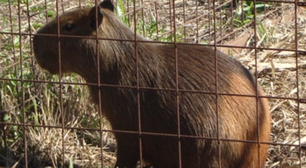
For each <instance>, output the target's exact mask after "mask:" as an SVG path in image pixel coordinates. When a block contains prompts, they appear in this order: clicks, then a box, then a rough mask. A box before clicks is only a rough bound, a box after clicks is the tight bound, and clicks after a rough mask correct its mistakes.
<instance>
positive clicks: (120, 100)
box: [34, 0, 270, 168]
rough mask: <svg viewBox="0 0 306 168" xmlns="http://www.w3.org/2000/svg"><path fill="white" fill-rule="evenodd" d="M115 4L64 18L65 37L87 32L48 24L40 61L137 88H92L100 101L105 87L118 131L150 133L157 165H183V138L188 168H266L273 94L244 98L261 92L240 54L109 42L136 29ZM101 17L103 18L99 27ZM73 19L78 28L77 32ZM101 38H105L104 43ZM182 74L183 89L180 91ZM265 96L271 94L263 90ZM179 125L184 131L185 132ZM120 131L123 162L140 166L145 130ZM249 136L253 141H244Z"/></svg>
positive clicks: (38, 44)
mask: <svg viewBox="0 0 306 168" xmlns="http://www.w3.org/2000/svg"><path fill="white" fill-rule="evenodd" d="M108 5H110V6H112V5H111V4H109V1H107V0H106V1H104V2H102V3H101V9H100V8H97V9H98V14H96V13H95V11H96V10H95V9H96V8H92V9H90V8H86V9H81V10H77V11H72V12H69V13H66V14H63V15H61V16H59V27H60V28H61V29H60V34H61V35H78V36H81V37H83V38H80V37H79V38H75V37H66V36H65V37H61V38H60V40H58V38H57V36H56V34H57V33H58V30H57V27H58V26H57V19H55V20H53V21H51V22H50V23H48V24H47V25H46V26H44V27H43V28H41V29H40V30H39V31H38V33H37V35H35V37H34V52H35V56H36V59H37V61H38V63H39V64H40V65H41V66H42V67H43V68H45V69H47V70H48V71H49V72H50V73H53V74H58V73H60V70H61V72H62V73H68V72H74V73H77V74H79V75H81V76H82V77H83V78H84V79H85V80H86V81H87V82H88V83H97V82H98V74H99V73H100V82H101V83H102V84H112V85H116V86H132V87H134V88H127V87H125V88H122V87H121V88H120V87H108V86H101V87H100V88H99V87H97V86H96V85H90V86H89V88H90V92H91V95H92V97H93V100H94V101H95V102H96V103H98V102H99V98H98V97H99V96H98V95H99V94H98V93H99V91H101V103H102V104H101V105H102V111H103V112H104V115H105V116H106V117H107V119H108V120H109V121H110V123H111V125H112V128H113V129H114V130H127V131H136V132H137V131H139V130H140V131H141V132H142V133H143V134H141V139H140V140H141V145H142V148H141V152H142V157H143V159H146V160H148V161H149V162H151V163H152V164H153V165H154V167H157V168H161V167H166V168H171V167H173V168H174V167H179V165H178V163H179V151H178V150H179V148H178V146H179V143H178V142H180V145H181V162H182V167H184V168H189V167H190V168H215V167H222V168H239V167H240V168H247V167H250V168H251V167H260V166H261V167H264V165H265V159H266V154H267V148H268V145H263V144H260V145H259V144H258V143H257V142H258V141H260V142H261V141H263V142H268V141H269V134H270V113H269V108H268V102H267V100H266V99H265V98H258V99H256V97H250V96H239V95H256V84H255V83H254V79H253V77H252V75H251V74H250V73H249V72H248V71H247V70H246V69H245V68H244V67H243V66H242V65H241V64H240V63H239V62H237V61H236V60H234V59H232V58H230V57H228V56H226V55H225V54H223V53H221V52H219V51H216V52H217V53H216V54H215V51H214V50H213V48H211V47H206V46H190V45H188V46H187V45H186V46H185V45H183V44H177V45H174V44H154V43H149V42H145V41H147V40H146V39H144V38H142V37H140V36H137V40H140V41H144V42H137V45H136V46H135V42H134V41H116V40H107V39H123V40H133V39H134V33H133V31H131V30H130V29H129V28H127V27H126V26H125V25H124V24H123V23H122V22H120V21H119V20H118V18H117V17H116V16H115V15H114V13H113V12H112V11H111V10H109V9H110V8H109V6H108ZM95 16H99V17H98V19H97V20H98V25H96V24H95V23H96V22H95V21H96V20H95V19H94V18H96V17H95ZM68 23H70V25H69V26H67V24H68ZM71 24H73V29H72V30H69V28H71ZM96 27H98V32H96ZM43 34H53V36H52V37H51V36H43ZM84 36H87V37H91V38H92V39H90V38H85V37H84ZM96 37H98V38H104V39H100V40H99V41H98V43H97V41H96V39H95V38H96ZM58 41H60V47H61V50H60V56H61V59H60V64H61V66H60V67H59V56H58V55H59V51H58V46H59V45H58ZM97 46H98V48H97ZM135 47H136V48H137V52H136V53H135ZM175 49H176V50H177V60H178V66H177V68H178V72H177V74H176V71H175V68H176V64H175V52H174V51H175ZM96 51H98V52H96ZM136 55H137V59H136V57H135V56H136ZM215 55H216V56H217V64H216V63H215ZM98 60H99V62H98ZM136 60H137V61H138V63H136ZM98 65H100V68H99V67H98ZM216 65H217V67H216ZM137 67H138V69H137ZM216 70H217V71H216ZM137 73H138V77H137ZM216 73H217V75H216ZM176 75H178V78H177V79H178V89H179V92H176ZM216 77H217V78H216ZM137 78H138V81H137ZM216 79H217V81H216ZM216 84H217V85H216ZM137 85H138V86H139V89H137ZM150 88H151V89H150ZM156 89H160V90H156ZM189 91H190V92H189ZM216 92H217V93H218V96H217V93H216ZM225 93H228V94H232V95H224V94H225ZM258 94H259V95H264V93H263V92H262V90H261V89H258ZM177 101H178V102H177ZM138 103H139V104H138ZM177 104H178V106H177ZM257 105H258V111H256V106H257ZM138 107H140V117H141V120H140V119H139V118H138V116H139V115H138ZM177 112H179V122H180V125H179V126H178V118H177ZM139 120H140V126H141V128H139ZM178 128H179V129H180V137H178V136H177V134H178ZM145 132H151V133H152V132H153V133H166V134H173V135H174V136H161V135H148V134H145ZM258 133H259V134H258ZM115 136H116V139H117V144H118V151H117V163H116V166H118V167H128V168H129V167H135V166H136V163H137V161H138V160H139V158H140V155H139V152H140V149H139V146H140V144H139V142H140V140H139V135H138V134H137V133H135V134H133V133H119V132H116V133H115ZM188 136H189V137H188ZM190 136H191V137H190ZM217 138H220V139H221V140H220V141H218V140H216V139H217ZM227 139H228V140H227ZM178 140H179V141H178ZM229 140H237V141H236V142H233V141H229ZM245 140H248V141H251V142H248V143H247V142H239V141H245ZM258 145H259V146H258ZM258 149H260V150H259V151H258ZM219 154H220V155H219ZM258 156H259V157H260V158H258ZM219 159H220V162H219ZM219 163H220V164H221V165H219ZM259 163H260V164H259Z"/></svg>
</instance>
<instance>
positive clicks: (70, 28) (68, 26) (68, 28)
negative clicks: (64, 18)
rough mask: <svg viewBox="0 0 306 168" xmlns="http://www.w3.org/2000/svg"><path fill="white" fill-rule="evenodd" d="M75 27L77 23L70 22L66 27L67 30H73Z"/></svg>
mask: <svg viewBox="0 0 306 168" xmlns="http://www.w3.org/2000/svg"><path fill="white" fill-rule="evenodd" d="M74 27H75V24H72V23H68V24H66V26H65V29H66V30H67V31H71V30H72V29H73V28H74Z"/></svg>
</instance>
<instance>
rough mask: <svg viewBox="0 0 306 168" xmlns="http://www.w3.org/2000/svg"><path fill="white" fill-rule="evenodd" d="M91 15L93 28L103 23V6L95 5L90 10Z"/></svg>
mask: <svg viewBox="0 0 306 168" xmlns="http://www.w3.org/2000/svg"><path fill="white" fill-rule="evenodd" d="M89 17H90V21H91V22H90V26H91V27H92V28H93V29H96V28H97V27H99V26H100V24H101V23H102V19H103V14H102V11H101V7H100V6H95V7H93V8H91V10H90V12H89ZM97 24H98V25H97Z"/></svg>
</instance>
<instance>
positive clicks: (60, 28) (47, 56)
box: [33, 0, 114, 75]
mask: <svg viewBox="0 0 306 168" xmlns="http://www.w3.org/2000/svg"><path fill="white" fill-rule="evenodd" d="M113 10H114V6H113V4H112V3H111V1H110V0H104V1H103V2H102V3H101V4H100V5H99V6H96V7H93V8H85V9H79V10H75V11H71V12H68V13H64V14H62V15H60V16H58V17H56V18H54V19H53V20H52V21H50V22H49V23H48V24H46V25H45V26H44V27H42V28H41V29H39V30H38V31H37V34H36V35H35V36H34V39H33V47H34V53H35V57H36V60H37V62H38V64H39V65H40V66H41V67H42V68H44V69H46V70H48V71H49V72H50V73H51V74H58V73H60V71H61V72H62V73H67V72H75V73H78V74H80V75H82V73H84V70H82V69H84V68H87V69H88V67H91V68H94V67H95V65H96V64H97V63H96V61H95V60H96V59H95V58H86V57H89V56H90V55H96V54H94V53H93V52H95V49H94V48H96V47H93V46H95V44H96V40H95V38H96V37H97V35H96V34H97V33H96V32H97V30H98V29H99V26H100V24H101V23H102V21H103V13H104V11H105V12H113ZM59 65H60V66H59Z"/></svg>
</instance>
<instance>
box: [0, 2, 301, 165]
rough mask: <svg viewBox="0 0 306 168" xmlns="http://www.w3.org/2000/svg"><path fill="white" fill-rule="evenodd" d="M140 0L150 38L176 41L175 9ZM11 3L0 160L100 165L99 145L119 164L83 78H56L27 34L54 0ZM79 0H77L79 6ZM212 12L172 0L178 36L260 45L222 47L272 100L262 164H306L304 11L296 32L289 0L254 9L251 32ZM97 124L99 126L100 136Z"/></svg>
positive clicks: (3, 36) (1, 65) (1, 82)
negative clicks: (35, 52) (253, 75)
mask: <svg viewBox="0 0 306 168" xmlns="http://www.w3.org/2000/svg"><path fill="white" fill-rule="evenodd" d="M143 1H144V4H141V3H140V2H138V1H137V2H138V4H137V7H136V9H138V14H137V21H138V22H137V24H136V28H137V30H139V33H140V34H144V35H145V36H148V37H149V38H151V39H155V40H160V41H173V40H174V39H173V25H172V23H173V13H172V12H173V10H172V7H173V6H172V5H169V1H168V0H161V1H158V3H154V2H153V1H149V0H143ZM10 2H11V5H9V3H8V2H7V1H1V0H0V4H1V6H0V13H1V18H2V19H1V21H0V30H1V31H0V48H1V50H0V87H1V90H0V117H1V118H0V119H1V120H0V122H1V123H0V133H1V137H0V152H1V153H0V167H1V166H4V167H23V165H24V162H25V158H24V157H25V151H26V152H27V162H28V163H29V167H47V166H51V167H68V166H69V165H73V166H74V167H101V152H102V151H103V163H104V164H103V167H111V166H112V165H113V164H114V162H115V146H116V143H115V141H114V138H113V136H112V134H111V133H109V132H107V130H110V129H111V128H110V126H109V124H108V123H107V121H105V119H104V118H101V117H99V116H100V115H99V113H98V112H97V111H98V110H97V109H98V108H97V107H96V106H95V105H93V104H92V103H91V102H90V100H89V95H88V92H87V89H86V87H85V86H83V85H82V83H84V81H83V80H82V79H80V78H79V77H78V76H75V75H72V76H64V77H62V78H61V81H62V82H69V83H76V84H59V83H58V81H59V78H58V77H57V76H50V75H48V74H47V73H45V72H43V71H42V70H41V69H40V68H39V67H38V66H37V65H36V63H35V61H34V59H33V53H32V47H31V37H32V36H31V34H32V33H34V32H35V31H36V30H37V28H38V27H40V26H41V25H43V24H44V23H46V21H47V20H48V17H47V15H48V16H54V15H55V14H56V12H55V10H54V9H55V3H54V2H53V1H52V2H48V3H47V5H45V1H43V0H33V1H30V3H29V4H28V6H27V4H25V3H22V4H21V5H20V9H21V10H20V13H19V12H18V5H17V1H10ZM86 2H88V3H86V4H87V5H91V3H89V1H86ZM183 2H185V3H183ZM84 4H85V1H82V3H81V6H83V5H84ZM117 4H118V5H119V1H117ZM218 4H220V3H217V5H218ZM79 6H80V4H79V2H78V1H65V2H64V3H63V5H59V8H60V10H59V12H60V13H61V12H63V11H67V10H70V9H72V8H76V7H79ZM127 6H128V5H125V10H126V11H122V12H123V14H122V16H121V17H122V18H124V19H125V23H127V24H129V25H130V27H132V28H133V27H134V26H135V25H134V23H133V14H132V11H133V7H132V6H129V7H128V8H127ZM46 7H47V10H45V9H46ZM142 7H143V8H142ZM142 9H143V11H144V12H143V13H142ZM211 9H212V8H210V7H208V5H204V6H203V5H201V6H199V5H196V3H195V1H194V0H188V1H186V0H185V1H182V0H180V1H179V0H177V1H176V4H175V11H176V15H175V18H176V23H177V25H176V28H177V32H176V35H177V37H178V38H180V39H179V40H178V41H181V42H187V43H207V44H213V43H214V41H215V40H216V44H217V45H234V46H238V47H239V46H240V47H242V46H244V47H254V45H255V44H257V47H262V48H266V49H259V50H256V51H255V50H253V49H244V48H230V47H221V46H220V47H218V49H220V50H222V51H223V52H226V53H228V54H229V55H230V56H233V57H235V58H237V59H238V60H240V61H241V62H242V63H243V64H244V65H245V66H246V67H248V68H249V69H250V70H251V71H253V72H254V73H255V72H257V74H258V81H259V83H260V84H261V85H262V86H263V88H264V90H265V91H266V93H267V95H268V96H270V97H271V98H270V99H269V101H270V107H271V113H272V133H271V142H272V144H273V145H271V147H270V149H269V156H268V159H267V164H266V167H273V168H276V167H305V166H306V165H305V164H306V157H305V148H306V147H305V146H306V145H305V144H306V138H305V137H306V117H305V113H306V105H305V104H304V103H299V102H298V101H297V98H299V99H305V98H306V95H305V90H306V89H305V87H306V83H305V81H306V79H305V78H306V77H305V73H306V71H305V66H306V65H305V64H306V59H305V58H306V56H305V50H306V11H305V9H303V8H299V9H298V18H297V33H296V32H295V31H294V30H295V13H294V6H293V5H290V4H285V3H284V4H281V5H274V7H273V8H269V9H267V11H266V12H261V13H258V14H257V20H258V21H259V22H258V24H257V25H256V34H255V33H254V27H253V26H252V25H251V24H245V25H244V26H243V27H235V26H234V25H236V24H235V22H234V21H232V20H231V18H232V12H230V10H229V9H228V8H226V9H224V10H218V12H217V13H216V22H215V23H216V24H215V25H216V31H215V33H213V31H214V24H213V19H214V17H213V15H212V11H211ZM238 11H239V9H236V12H235V13H236V14H237V13H238ZM124 12H125V14H126V15H124ZM156 14H158V15H156ZM19 16H20V18H19ZM19 19H20V22H19ZM156 20H157V21H156ZM29 23H31V24H29ZM156 30H159V31H156ZM19 32H21V33H24V34H22V35H19ZM11 33H14V34H11ZM295 37H296V38H297V39H298V45H297V47H298V50H300V51H304V52H301V53H300V54H299V55H298V57H296V53H295V52H294V50H295V49H296V44H295V43H294V41H295ZM255 39H256V43H255ZM268 48H272V49H273V48H274V49H284V50H291V51H277V50H268ZM255 54H257V61H256V62H255ZM296 63H297V64H298V65H296ZM297 75H298V76H297ZM35 81H36V82H35ZM38 81H52V82H53V83H45V82H38ZM26 124H28V126H25V127H24V125H26ZM63 128H64V129H63ZM99 130H105V131H103V133H102V134H100V133H101V131H99ZM25 139H26V141H25ZM299 143H301V146H302V147H304V148H300V147H299ZM25 145H26V147H27V148H25ZM101 146H102V147H101Z"/></svg>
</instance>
